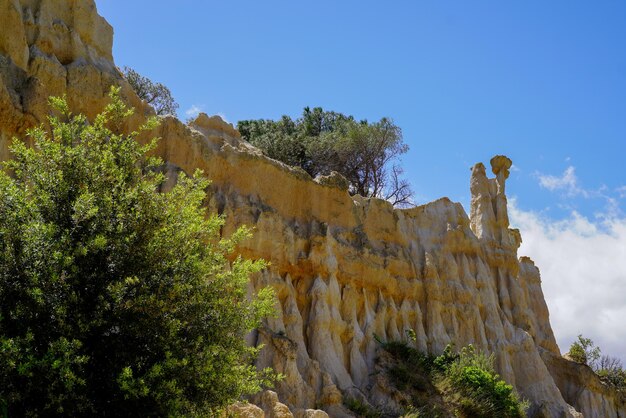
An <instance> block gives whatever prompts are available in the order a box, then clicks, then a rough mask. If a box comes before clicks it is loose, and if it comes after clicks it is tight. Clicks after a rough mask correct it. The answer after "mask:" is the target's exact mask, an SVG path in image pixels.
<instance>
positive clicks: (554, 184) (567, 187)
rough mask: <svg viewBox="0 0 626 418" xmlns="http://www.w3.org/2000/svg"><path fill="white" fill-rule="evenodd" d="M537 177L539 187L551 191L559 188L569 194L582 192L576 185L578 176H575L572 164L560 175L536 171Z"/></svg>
mask: <svg viewBox="0 0 626 418" xmlns="http://www.w3.org/2000/svg"><path fill="white" fill-rule="evenodd" d="M537 178H538V179H539V185H540V186H541V187H543V188H544V189H548V190H550V191H552V192H553V191H557V190H561V191H565V192H566V193H567V194H569V195H577V194H581V193H583V192H584V190H583V189H582V188H580V187H579V186H578V178H577V177H576V169H575V168H574V166H569V167H567V168H566V169H565V171H564V172H563V174H562V175H560V176H552V175H549V174H542V173H537Z"/></svg>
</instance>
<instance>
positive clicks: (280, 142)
mask: <svg viewBox="0 0 626 418" xmlns="http://www.w3.org/2000/svg"><path fill="white" fill-rule="evenodd" d="M237 128H238V129H239V131H240V132H241V134H242V136H243V138H244V139H246V140H247V141H249V142H250V143H252V144H253V145H255V146H257V147H259V148H260V149H261V150H263V152H264V153H265V154H266V155H267V156H268V157H270V158H274V159H276V160H279V161H282V162H284V163H286V164H289V165H292V166H299V167H301V168H303V169H304V170H305V171H307V172H308V173H309V174H310V175H311V176H312V177H315V176H317V175H320V174H322V175H327V174H330V173H331V172H332V171H336V172H338V173H340V174H341V175H343V176H344V177H345V178H346V179H347V180H348V183H349V184H350V190H349V191H350V193H351V194H360V195H362V196H365V197H377V198H381V199H385V200H388V201H390V202H391V203H392V204H394V205H397V206H409V205H411V197H412V192H411V189H410V187H409V184H408V183H407V182H406V180H404V179H403V178H402V174H403V172H402V168H401V166H400V165H399V164H398V162H399V158H400V156H401V155H402V154H404V153H406V152H407V151H408V146H407V145H406V144H405V143H404V142H403V139H402V131H401V129H400V128H399V127H398V126H396V125H395V124H394V123H393V121H391V120H390V119H388V118H383V119H381V120H380V121H379V122H374V123H369V122H367V121H366V120H363V121H356V120H355V119H354V117H352V116H346V115H344V114H341V113H337V112H329V111H324V110H323V109H322V108H319V107H317V108H313V109H311V108H308V107H306V108H305V109H304V111H303V113H302V116H301V117H300V118H298V119H297V120H295V121H294V120H292V119H291V118H290V117H289V116H283V117H282V118H281V119H280V120H279V121H271V120H264V119H260V120H245V121H240V122H239V123H238V124H237Z"/></svg>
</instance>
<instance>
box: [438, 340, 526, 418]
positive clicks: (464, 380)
mask: <svg viewBox="0 0 626 418" xmlns="http://www.w3.org/2000/svg"><path fill="white" fill-rule="evenodd" d="M493 360H494V358H493V355H491V356H486V355H485V354H484V353H481V352H477V351H476V350H475V349H474V348H473V347H472V346H471V345H470V346H468V347H464V348H463V349H462V350H461V353H460V354H459V356H458V358H457V359H456V360H455V361H454V362H452V363H450V364H449V366H448V367H447V368H446V369H445V371H444V372H443V379H444V380H446V381H447V382H448V383H449V385H450V386H451V387H452V388H453V389H455V390H456V391H457V392H458V394H459V395H460V403H461V407H462V409H463V411H464V412H465V413H466V414H468V415H469V416H473V417H478V418H479V417H485V418H487V417H495V416H497V417H504V418H508V417H511V418H513V417H523V416H525V409H526V405H525V403H523V402H520V400H519V398H518V397H517V394H516V393H515V391H514V390H513V387H512V386H511V385H508V384H507V383H506V382H504V381H503V380H502V379H501V378H500V376H499V375H497V374H496V373H495V371H494V368H493Z"/></svg>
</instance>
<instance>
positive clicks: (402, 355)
mask: <svg viewBox="0 0 626 418" xmlns="http://www.w3.org/2000/svg"><path fill="white" fill-rule="evenodd" d="M383 348H384V349H385V350H386V351H387V352H389V353H390V354H391V355H392V356H393V358H395V359H396V363H394V364H392V365H391V366H390V368H389V369H388V370H387V375H388V376H389V378H390V380H391V382H392V384H393V385H394V386H395V388H396V389H397V390H399V391H403V392H405V394H408V395H409V396H410V398H411V400H412V404H411V405H407V412H406V415H405V416H410V417H439V416H450V415H451V414H452V412H450V411H446V408H449V409H450V410H455V409H456V410H460V411H461V412H462V413H463V414H464V415H463V416H467V417H477V418H480V417H504V418H508V417H511V418H513V417H515V418H517V417H523V416H525V410H526V408H527V406H528V405H527V403H526V402H521V401H520V399H519V398H518V396H517V394H516V393H515V391H514V390H513V387H512V386H511V385H508V384H507V383H506V382H504V381H503V380H502V379H501V378H500V376H498V375H497V374H496V373H495V371H494V367H493V362H494V357H493V355H491V356H486V355H485V354H483V353H481V352H477V351H476V350H475V349H474V347H473V346H471V345H469V346H467V347H464V348H463V349H462V350H461V352H460V353H456V352H455V350H454V346H453V345H451V344H450V345H448V346H447V347H446V349H445V350H444V352H443V353H442V354H441V355H439V356H437V357H433V356H430V355H428V354H424V353H421V352H419V351H418V350H416V349H414V348H411V347H409V346H408V345H407V344H406V343H404V342H388V343H384V344H383Z"/></svg>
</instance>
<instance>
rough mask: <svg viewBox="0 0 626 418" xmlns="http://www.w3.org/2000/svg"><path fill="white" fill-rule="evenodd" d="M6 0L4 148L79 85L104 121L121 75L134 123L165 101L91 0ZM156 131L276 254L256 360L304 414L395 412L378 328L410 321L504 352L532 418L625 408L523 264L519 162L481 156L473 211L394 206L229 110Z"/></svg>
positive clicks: (162, 150)
mask: <svg viewBox="0 0 626 418" xmlns="http://www.w3.org/2000/svg"><path fill="white" fill-rule="evenodd" d="M0 10H2V11H3V12H2V14H1V15H0V158H2V159H6V158H8V157H9V154H8V151H7V147H8V145H9V143H10V138H11V137H13V136H14V135H23V133H24V132H25V130H26V129H27V128H28V127H30V126H33V125H34V124H37V123H40V122H42V121H44V120H45V116H46V114H47V106H46V99H47V97H48V96H50V95H62V94H67V97H68V99H69V101H70V105H71V106H72V108H73V110H74V111H75V112H82V113H85V114H87V115H89V116H93V115H94V114H96V113H98V112H99V111H100V110H101V109H102V107H103V106H104V104H105V103H106V94H107V92H108V89H109V86H110V85H111V84H117V85H121V86H122V93H123V95H124V96H125V98H126V99H127V101H128V102H129V103H130V104H131V105H133V106H134V107H136V108H137V109H138V112H137V114H136V116H135V120H134V121H133V122H132V123H131V124H135V123H138V122H139V121H140V120H141V119H142V118H143V117H144V116H145V115H146V114H150V113H151V112H152V111H151V109H150V108H148V107H147V106H146V105H145V104H144V103H142V102H141V101H140V100H139V99H138V98H137V97H136V96H135V95H134V93H133V92H132V90H131V89H130V87H129V86H128V85H127V84H126V83H125V82H124V81H123V79H122V77H121V75H120V73H119V71H118V70H117V69H116V67H115V65H114V63H113V59H112V57H111V44H112V29H111V27H110V26H109V25H108V24H107V23H106V21H104V19H102V18H101V17H100V16H98V15H97V12H96V9H95V5H94V4H93V2H92V1H91V0H0ZM154 135H156V136H159V137H161V138H162V139H161V142H160V145H159V148H158V149H157V151H156V152H157V153H158V154H159V155H160V156H162V157H163V158H164V159H165V160H166V161H167V162H168V164H167V168H168V172H169V175H170V181H171V182H173V181H175V180H176V174H177V173H178V172H179V171H180V170H183V171H185V172H193V171H194V170H195V169H196V168H201V169H202V170H204V172H205V173H206V175H207V176H208V177H209V178H211V179H212V181H213V184H212V190H211V199H210V202H209V207H210V209H211V210H212V211H214V212H218V213H222V214H224V215H225V216H226V219H227V222H228V223H227V225H226V227H225V233H228V232H230V231H233V230H234V229H235V228H236V227H237V226H238V225H241V224H247V225H250V226H254V228H255V233H254V237H253V238H252V239H250V240H248V241H247V242H245V243H244V244H243V245H242V246H241V248H240V251H241V252H242V253H243V254H244V255H246V256H248V257H254V258H264V259H266V260H268V261H270V263H271V265H270V267H269V268H268V269H267V270H266V271H265V272H263V274H260V275H258V277H255V278H254V280H253V281H252V282H251V284H250V290H251V291H253V290H254V289H255V288H259V287H262V286H266V285H271V286H273V287H274V288H275V289H276V294H277V295H278V304H279V306H277V308H278V312H279V314H278V316H277V317H276V318H271V319H268V321H267V324H266V326H264V327H263V328H262V329H259V330H258V331H256V332H254V333H253V334H251V335H250V336H249V338H250V343H252V344H261V343H262V344H264V345H265V348H264V349H263V351H262V354H261V356H260V358H259V360H258V364H259V366H272V367H274V368H275V369H276V370H277V371H279V372H282V373H284V374H285V375H286V379H285V380H284V381H282V382H281V383H279V384H278V387H277V392H278V395H279V398H280V401H281V402H283V403H285V404H287V405H288V406H289V407H290V408H291V409H292V410H304V409H307V408H313V407H314V406H316V407H321V408H323V409H325V410H326V411H327V412H328V413H329V414H330V415H331V416H344V415H346V414H347V410H345V409H344V408H343V407H342V406H341V402H342V398H343V397H346V396H348V397H354V398H359V399H364V400H367V401H368V402H370V403H372V404H378V405H385V406H387V407H394V406H395V401H394V400H393V397H392V396H390V393H389V389H388V388H386V387H385V385H384V380H383V379H381V378H380V375H378V374H376V373H374V372H375V359H376V356H377V350H378V346H379V344H378V343H377V342H376V340H375V337H374V336H377V337H378V338H379V339H381V340H403V339H407V331H408V330H413V331H414V332H415V334H416V336H417V339H416V341H415V342H412V341H409V343H410V344H413V345H414V346H416V347H417V348H419V349H420V350H424V351H429V352H432V353H439V352H441V351H442V350H443V348H444V347H445V346H446V344H448V343H451V342H453V343H455V344H456V346H457V347H461V346H464V345H467V344H470V343H471V344H474V345H475V346H478V347H480V348H482V349H485V350H488V351H489V352H493V353H495V354H496V361H497V369H498V371H499V372H500V374H501V375H502V376H503V377H504V379H505V380H507V381H508V382H509V383H511V384H513V385H514V386H515V387H516V388H517V390H518V391H519V392H520V393H521V394H522V396H523V397H525V398H527V399H529V400H530V401H531V402H532V407H531V409H530V411H529V414H530V415H531V416H550V417H552V416H554V417H557V416H579V413H578V412H576V410H578V411H580V412H583V413H584V416H586V417H596V416H597V417H617V416H624V415H626V406H625V405H624V403H623V401H620V400H619V398H618V397H616V396H614V395H615V394H612V393H611V392H610V391H609V390H607V389H606V388H605V387H604V386H603V385H602V384H601V382H600V381H599V380H598V379H597V378H596V376H595V375H593V373H590V372H589V371H586V370H584V368H581V367H582V366H578V365H575V364H572V363H571V362H569V361H567V360H565V359H562V358H561V356H560V353H559V349H558V347H557V345H556V342H555V339H554V336H553V334H552V330H551V327H550V323H549V319H548V309H547V306H546V304H545V301H544V298H543V293H542V291H541V280H540V276H539V270H538V269H537V268H536V267H535V265H534V264H533V262H532V261H531V260H530V259H529V258H527V257H521V258H519V259H518V257H517V249H518V247H519V244H520V242H521V236H520V233H519V231H517V230H513V229H510V228H509V221H508V215H507V199H506V194H505V185H506V178H507V177H508V173H509V168H510V166H511V161H510V160H509V159H507V158H506V157H503V156H497V157H494V158H493V159H492V160H491V169H492V172H493V174H494V175H495V178H488V176H487V172H486V169H485V166H484V165H483V164H480V163H479V164H476V165H475V166H474V167H473V169H472V175H471V181H470V189H471V193H472V201H471V209H470V216H469V217H468V216H467V214H466V212H465V211H464V209H463V207H462V206H461V205H460V204H458V203H453V202H451V201H449V200H448V199H446V198H443V199H440V200H437V201H435V202H432V203H429V204H426V205H423V206H419V207H416V208H413V209H408V210H397V209H394V208H393V207H392V206H391V205H390V204H388V203H387V202H384V201H380V200H376V199H364V198H361V197H358V196H356V197H351V196H349V194H348V193H347V190H346V189H345V186H343V185H342V182H341V181H340V179H337V178H336V177H333V176H329V177H324V178H318V179H315V180H313V179H311V178H310V177H309V176H308V175H307V174H306V173H304V172H302V171H299V170H297V169H293V168H290V167H287V166H285V165H283V164H281V163H278V162H276V161H273V160H269V159H267V158H265V157H263V156H262V155H261V154H260V152H259V151H258V150H256V149H254V148H253V147H251V146H250V145H248V144H246V143H245V142H243V141H242V140H241V139H240V137H239V134H238V132H237V131H236V130H235V129H233V128H232V126H230V125H228V124H226V123H224V122H223V121H222V120H221V119H219V118H218V117H213V118H209V117H207V116H206V115H200V116H199V117H198V118H197V119H196V120H195V121H194V122H193V123H192V124H191V125H190V126H186V125H184V124H183V123H181V122H180V121H178V120H177V119H175V118H172V117H166V118H164V119H163V123H162V124H161V126H160V128H158V130H157V132H154ZM266 397H267V396H266ZM258 401H259V403H260V404H263V402H264V401H263V399H259V400H258ZM620 402H621V403H620ZM574 408H575V409H576V410H575V409H574ZM302 413H304V412H302ZM618 414H619V415H618ZM309 416H313V415H309Z"/></svg>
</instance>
